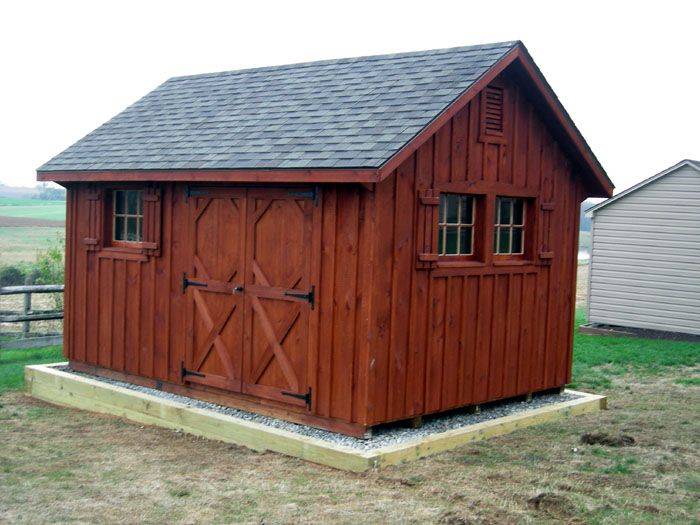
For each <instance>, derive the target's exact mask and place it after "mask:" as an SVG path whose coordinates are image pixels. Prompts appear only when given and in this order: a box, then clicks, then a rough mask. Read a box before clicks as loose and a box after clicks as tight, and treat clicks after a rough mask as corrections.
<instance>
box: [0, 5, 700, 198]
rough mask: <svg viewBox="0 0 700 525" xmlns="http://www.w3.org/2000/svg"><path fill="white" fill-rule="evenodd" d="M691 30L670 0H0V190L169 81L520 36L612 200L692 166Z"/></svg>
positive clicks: (698, 110) (696, 13)
mask: <svg viewBox="0 0 700 525" xmlns="http://www.w3.org/2000/svg"><path fill="white" fill-rule="evenodd" d="M576 5H578V7H576ZM699 20H700V2H673V1H669V0H666V1H663V2H654V3H649V4H647V3H645V2H630V3H626V2H614V1H610V0H608V1H606V2H594V1H586V2H578V3H574V2H561V1H559V2H535V1H522V0H521V1H516V2H509V1H507V0H499V1H495V0H489V1H486V2H466V1H462V2H440V1H437V0H422V1H418V2H411V1H406V0H404V1H401V2H381V1H380V0H374V1H371V2H364V1H359V0H347V1H330V0H327V1H325V2H318V3H312V2H303V1H300V0H296V1H287V2H279V3H273V2H266V1H264V0H259V1H257V2H234V1H229V2H224V1H216V2H212V1H203V0H197V1H190V2H178V1H174V0H169V1H162V2H161V1H154V0H151V1H146V0H140V1H138V2H132V1H125V0H121V1H118V2H107V1H94V0H93V1H89V2H78V1H75V2H74V1H69V0H62V1H60V2H57V1H47V2H38V1H27V0H22V1H4V2H2V5H1V6H0V65H1V69H0V74H1V75H2V80H1V81H0V144H2V149H1V150H0V151H1V152H2V158H1V163H0V182H3V183H6V184H11V185H33V184H35V176H36V173H35V170H36V168H37V167H38V166H39V165H41V164H42V163H43V162H45V161H46V160H48V159H49V158H51V157H52V156H54V155H55V154H57V153H59V152H60V151H61V150H63V149H64V148H66V147H68V146H69V145H71V144H72V143H73V142H75V141H76V140H78V139H79V138H81V137H82V136H83V135H85V134H87V133H89V132H90V131H92V130H93V129H94V128H96V127H97V126H99V125H100V124H102V123H103V122H105V121H106V120H108V119H109V118H111V117H112V116H114V115H115V114H116V113H118V112H119V111H121V110H122V109H124V108H125V107H126V106H128V105H129V104H131V103H133V102H134V101H136V100H137V99H139V98H140V97H141V96H143V95H144V94H146V93H147V92H148V91H150V90H151V89H153V88H155V87H156V86H158V85H159V84H161V83H162V82H163V81H164V80H166V79H167V78H169V77H171V76H175V75H184V74H193V73H204V72H211V71H222V70H232V69H240V68H248V67H256V66H268V65H276V64H286V63H293V62H302V61H309V60H319V59H327V58H341V57H349V56H360V55H371V54H381V53H393V52H400V51H416V50H424V49H434V48H442V47H452V46H461V45H470V44H479V43H485V42H497V41H504V40H516V39H519V40H522V41H523V42H524V43H525V45H526V46H527V47H528V49H529V50H530V53H531V54H532V56H533V57H534V59H535V61H536V62H537V64H538V65H539V67H540V68H541V70H542V71H543V73H544V75H545V76H546V77H547V79H548V81H549V83H550V84H551V85H552V87H553V88H554V90H555V92H556V93H557V95H558V96H559V98H560V100H561V101H562V103H563V104H564V106H565V107H566V108H567V110H568V111H569V113H570V114H571V116H572V117H573V119H574V121H575V122H576V124H577V126H578V127H579V129H580V130H581V132H582V133H583V135H584V137H585V138H586V140H587V141H588V143H589V144H590V146H591V148H592V149H593V151H594V153H595V154H596V155H597V157H598V159H599V160H600V162H601V163H602V164H603V167H604V168H605V169H606V170H607V172H608V174H609V175H610V177H611V178H612V180H613V182H614V183H615V185H616V186H617V190H616V191H620V190H622V189H624V188H626V187H628V186H630V185H632V184H634V183H635V182H637V181H639V180H641V179H644V178H646V177H649V176H650V175H653V174H654V173H657V172H659V171H661V170H663V169H664V168H666V167H668V166H670V165H672V164H674V163H676V162H677V161H679V160H681V159H683V158H695V159H698V158H700V127H698V123H699V122H700V101H699V97H698V93H699V92H700V67H699V66H698V57H700V36H699V35H698V27H699V25H698V21H699Z"/></svg>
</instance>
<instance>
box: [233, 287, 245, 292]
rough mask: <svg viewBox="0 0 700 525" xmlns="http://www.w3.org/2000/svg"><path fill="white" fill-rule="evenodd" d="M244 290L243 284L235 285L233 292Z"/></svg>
mask: <svg viewBox="0 0 700 525" xmlns="http://www.w3.org/2000/svg"><path fill="white" fill-rule="evenodd" d="M242 291H243V287H242V286H234V287H233V292H234V293H241V292H242Z"/></svg>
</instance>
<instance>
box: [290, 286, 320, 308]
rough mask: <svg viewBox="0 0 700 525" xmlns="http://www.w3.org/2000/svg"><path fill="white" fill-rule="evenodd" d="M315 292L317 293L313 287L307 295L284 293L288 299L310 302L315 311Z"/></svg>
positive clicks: (302, 293)
mask: <svg viewBox="0 0 700 525" xmlns="http://www.w3.org/2000/svg"><path fill="white" fill-rule="evenodd" d="M314 292H315V289H314V287H313V286H312V287H311V290H309V291H308V292H306V293H304V292H284V295H286V296H287V297H296V298H297V299H305V300H306V301H308V302H309V304H310V305H311V309H312V310H313V309H314V300H315V297H314Z"/></svg>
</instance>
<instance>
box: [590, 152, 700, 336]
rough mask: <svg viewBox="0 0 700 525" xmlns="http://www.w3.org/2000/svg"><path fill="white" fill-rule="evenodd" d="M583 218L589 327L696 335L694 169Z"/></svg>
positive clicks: (698, 228) (680, 168) (699, 213)
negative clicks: (588, 235) (589, 250)
mask: <svg viewBox="0 0 700 525" xmlns="http://www.w3.org/2000/svg"><path fill="white" fill-rule="evenodd" d="M588 213H589V214H592V218H593V227H592V247H593V254H592V257H591V270H590V281H589V294H588V320H589V323H596V324H605V325H613V326H621V327H632V328H644V329H650V330H661V331H666V332H680V333H687V334H700V162H698V161H692V160H684V161H681V162H679V163H678V164H676V165H675V166H672V167H670V168H668V169H667V170H665V171H662V172H661V173H659V174H658V175H654V176H653V177H651V178H649V179H646V180H645V181H643V182H640V183H639V184H637V185H636V186H633V187H631V188H629V189H628V190H626V191H623V192H622V193H620V194H618V195H615V196H614V197H612V198H610V199H608V200H606V201H603V202H601V203H600V204H598V205H597V206H594V207H593V208H591V209H590V210H589V211H588Z"/></svg>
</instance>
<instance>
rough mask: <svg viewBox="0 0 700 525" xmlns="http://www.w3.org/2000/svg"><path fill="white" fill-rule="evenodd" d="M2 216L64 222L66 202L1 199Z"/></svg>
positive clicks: (0, 209) (0, 213)
mask: <svg viewBox="0 0 700 525" xmlns="http://www.w3.org/2000/svg"><path fill="white" fill-rule="evenodd" d="M0 215H4V216H5V217H29V218H33V219H46V220H52V221H63V220H65V218H66V201H44V200H40V199H14V198H11V197H0Z"/></svg>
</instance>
